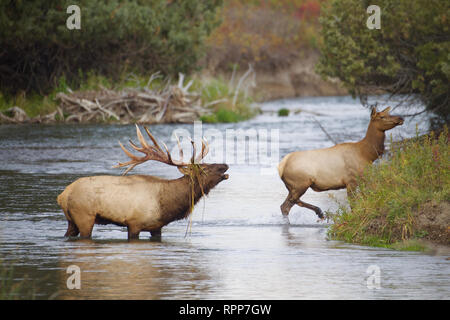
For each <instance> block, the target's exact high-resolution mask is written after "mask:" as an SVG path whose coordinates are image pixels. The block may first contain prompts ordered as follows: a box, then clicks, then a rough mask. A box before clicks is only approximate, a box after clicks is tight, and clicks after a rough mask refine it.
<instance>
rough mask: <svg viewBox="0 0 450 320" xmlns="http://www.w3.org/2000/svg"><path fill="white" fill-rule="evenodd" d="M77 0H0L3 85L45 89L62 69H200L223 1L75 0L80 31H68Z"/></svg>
mask: <svg viewBox="0 0 450 320" xmlns="http://www.w3.org/2000/svg"><path fill="white" fill-rule="evenodd" d="M72 3H73V2H72V1H69V0H64V1H59V0H36V1H18V0H9V1H1V2H0V48H1V49H0V87H1V88H2V90H8V91H10V92H12V93H16V92H18V91H20V90H24V91H26V92H29V91H32V90H37V91H39V92H40V93H47V92H48V91H49V90H50V89H51V88H52V87H54V86H56V85H57V81H58V79H60V78H61V77H62V76H65V78H66V79H67V81H69V82H73V81H76V82H78V83H80V82H82V81H83V79H80V74H81V75H82V74H86V72H87V71H90V70H94V71H95V72H96V73H98V74H101V75H106V76H109V77H112V78H116V79H117V78H118V77H119V76H120V74H122V73H123V72H129V71H134V70H138V71H139V72H138V73H152V72H155V71H162V72H163V73H165V74H166V75H174V74H177V73H178V72H183V73H187V72H189V71H191V70H193V69H195V68H196V62H197V60H198V59H199V58H200V57H201V55H202V54H203V51H204V50H203V49H204V48H203V44H204V39H205V38H206V37H207V36H208V34H209V33H210V32H211V30H212V29H213V28H214V27H215V25H216V21H217V20H216V18H217V16H216V15H215V11H216V8H217V7H218V6H219V5H220V4H221V0H205V1H190V0H180V1H167V0H142V1H136V0H123V1H119V0H111V1H87V0H80V1H77V5H78V6H79V7H80V8H81V30H68V29H67V27H66V19H67V18H68V17H69V14H67V13H66V8H67V7H68V6H69V5H70V4H72Z"/></svg>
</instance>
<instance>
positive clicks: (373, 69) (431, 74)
mask: <svg viewBox="0 0 450 320" xmlns="http://www.w3.org/2000/svg"><path fill="white" fill-rule="evenodd" d="M328 4H329V5H328V6H326V5H324V6H323V7H322V13H321V18H320V22H321V24H322V31H321V32H322V37H323V45H321V48H320V49H321V52H322V56H321V59H320V62H319V64H318V66H317V71H318V72H319V73H320V74H322V75H323V76H326V77H336V78H339V79H340V80H341V81H342V82H343V83H344V85H345V86H346V87H347V88H348V89H349V91H350V92H351V93H352V94H353V95H354V96H356V95H357V96H360V97H363V98H364V97H365V96H366V94H368V93H372V92H379V91H380V90H382V91H385V92H388V93H392V94H405V93H406V94H408V93H413V94H417V97H418V98H419V99H420V100H421V101H422V102H423V103H424V104H425V105H426V106H427V108H428V109H429V110H432V111H433V112H435V113H436V114H438V115H439V116H440V117H441V118H443V119H444V120H445V121H446V122H449V121H450V103H449V101H450V86H449V85H448V84H449V82H450V37H449V34H450V22H449V21H450V20H449V19H450V17H449V13H450V2H449V1H441V0H414V1H411V0H379V1H377V2H376V4H377V5H378V6H379V7H380V9H381V29H373V30H370V29H368V28H367V26H366V22H367V19H368V17H369V16H370V14H368V13H367V12H366V10H367V7H368V6H369V5H371V4H373V3H371V2H370V1H368V0H364V1H361V0H331V1H329V2H328ZM405 97H407V95H406V96H405Z"/></svg>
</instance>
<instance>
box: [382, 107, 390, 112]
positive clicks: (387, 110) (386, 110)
mask: <svg viewBox="0 0 450 320" xmlns="http://www.w3.org/2000/svg"><path fill="white" fill-rule="evenodd" d="M389 111H391V107H387V108H386V109H384V110H383V111H381V112H383V113H388V112H389Z"/></svg>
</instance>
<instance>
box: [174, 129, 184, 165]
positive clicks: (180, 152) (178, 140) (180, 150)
mask: <svg viewBox="0 0 450 320" xmlns="http://www.w3.org/2000/svg"><path fill="white" fill-rule="evenodd" d="M175 139H177V144H178V151H179V154H180V161H181V162H183V148H182V147H181V143H180V139H178V136H177V135H176V134H175Z"/></svg>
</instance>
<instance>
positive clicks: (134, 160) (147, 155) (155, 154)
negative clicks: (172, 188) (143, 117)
mask: <svg viewBox="0 0 450 320" xmlns="http://www.w3.org/2000/svg"><path fill="white" fill-rule="evenodd" d="M145 131H146V132H147V134H148V136H149V137H150V139H151V140H152V142H153V146H151V145H149V144H148V143H147V141H146V140H145V138H144V137H143V135H142V133H141V130H140V129H139V127H138V126H137V125H136V133H137V136H138V139H139V142H140V143H141V146H137V145H136V144H134V143H133V142H132V141H131V140H130V145H131V147H132V148H133V149H134V150H136V151H139V152H141V153H143V154H144V156H142V157H138V156H135V155H134V154H132V153H131V152H130V151H128V150H127V149H126V148H125V147H124V146H123V144H122V143H120V141H119V145H120V147H121V148H122V150H123V151H124V152H125V154H126V155H127V156H128V157H129V158H130V161H128V162H124V163H121V162H119V164H118V165H116V166H114V168H121V167H128V166H129V167H128V168H127V169H126V170H125V172H124V173H123V174H124V175H125V174H127V173H128V172H129V171H130V170H132V169H133V168H134V167H136V166H137V165H139V164H141V163H144V162H146V161H149V160H155V161H159V162H162V163H166V164H168V165H173V166H177V167H180V166H187V165H189V164H188V163H184V162H183V161H182V160H183V159H182V158H181V161H178V160H173V159H172V156H171V155H170V152H169V149H168V148H167V146H166V145H165V144H164V143H163V146H164V148H165V151H163V149H161V147H160V146H159V144H158V142H157V141H156V139H155V138H154V137H153V135H152V134H151V133H150V131H149V130H148V128H147V127H145ZM180 155H181V157H182V156H183V152H182V150H181V149H180Z"/></svg>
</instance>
